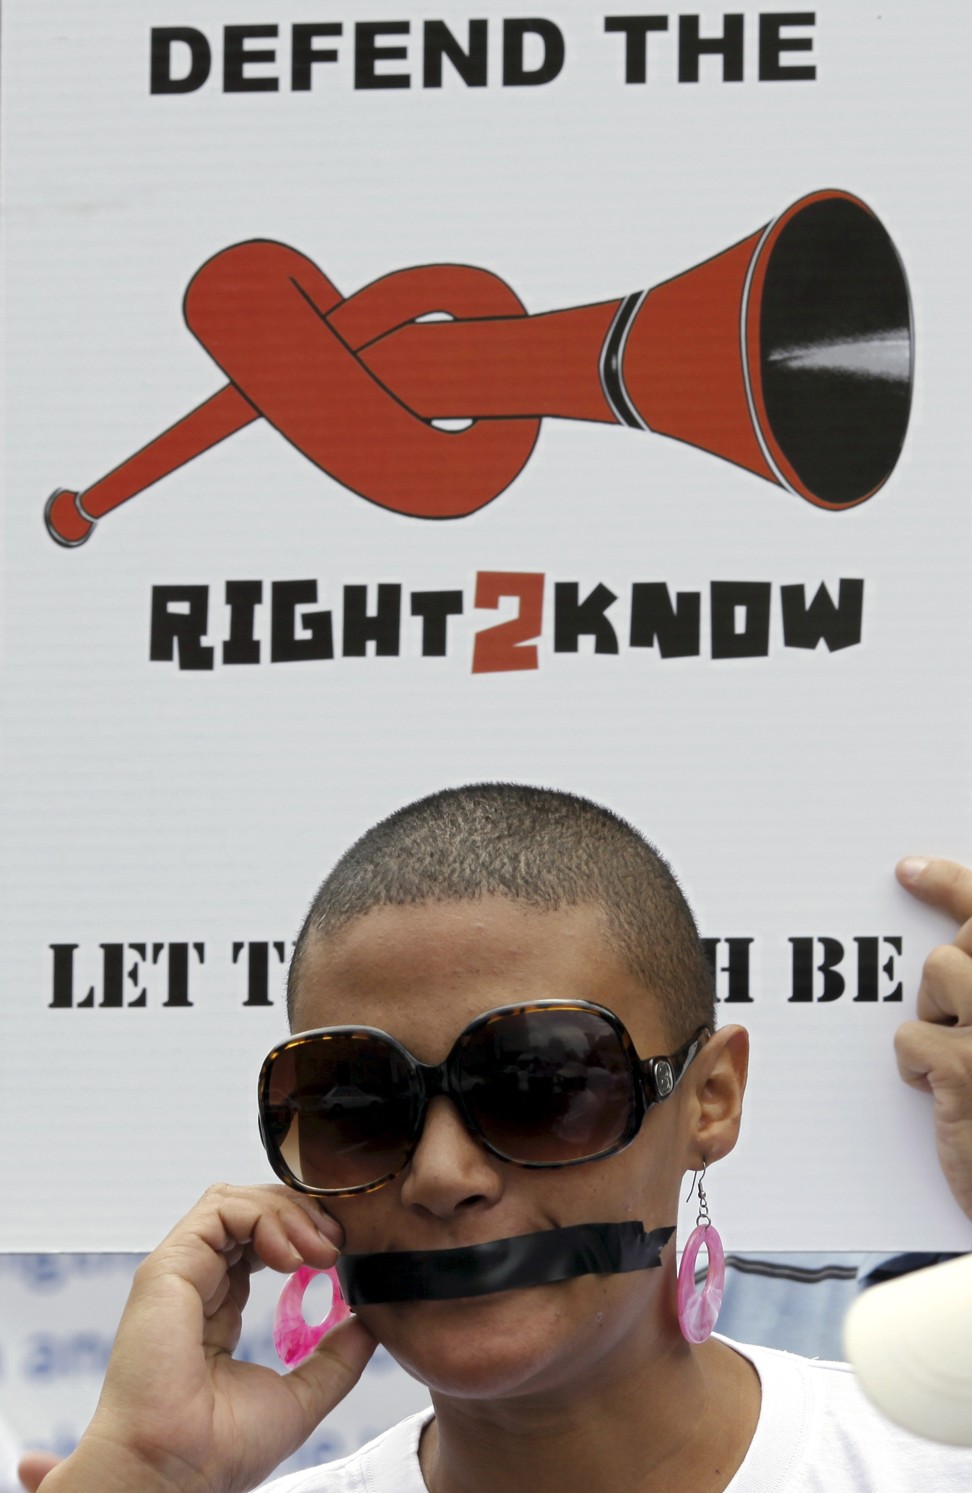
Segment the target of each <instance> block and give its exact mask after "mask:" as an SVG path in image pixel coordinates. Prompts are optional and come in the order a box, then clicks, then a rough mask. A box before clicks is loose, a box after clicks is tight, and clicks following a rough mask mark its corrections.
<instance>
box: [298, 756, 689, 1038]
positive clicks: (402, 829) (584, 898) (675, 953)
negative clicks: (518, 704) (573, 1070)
mask: <svg viewBox="0 0 972 1493" xmlns="http://www.w3.org/2000/svg"><path fill="white" fill-rule="evenodd" d="M486 896H501V897H508V898H509V899H510V900H511V901H513V902H520V903H523V904H524V905H525V906H527V907H532V908H535V909H537V910H539V911H543V910H544V909H547V910H557V909H560V908H565V907H578V906H590V907H594V908H596V909H598V910H599V912H600V913H601V914H602V916H603V921H604V932H605V939H606V940H607V941H608V943H609V944H610V945H611V946H612V948H613V950H614V952H615V953H616V954H617V955H618V956H619V957H620V959H621V960H622V961H623V963H625V964H626V965H627V966H628V968H629V969H630V970H631V972H632V973H633V974H634V975H635V977H636V978H637V979H638V980H639V981H640V982H641V983H642V984H643V985H644V986H645V988H646V990H647V991H649V992H650V993H651V994H652V995H653V996H655V998H656V999H657V1000H658V1002H659V1005H660V1007H661V1009H662V1013H663V1016H664V1019H665V1022H666V1025H667V1027H668V1029H669V1035H670V1036H671V1038H672V1040H673V1041H676V1042H677V1041H684V1040H685V1039H686V1038H687V1037H688V1036H690V1035H691V1033H692V1032H693V1031H695V1030H696V1029H697V1028H698V1027H700V1026H708V1027H709V1028H710V1029H713V1028H714V1027H715V999H714V991H713V979H712V973H711V971H710V968H709V965H708V963H707V961H706V958H705V954H704V951H703V949H702V945H701V942H700V940H699V935H698V930H697V928H696V925H695V919H694V918H693V916H692V912H691V910H690V908H689V906H688V903H687V902H686V900H685V898H684V896H683V895H682V892H681V890H680V888H679V886H678V883H677V882H676V880H675V877H674V876H673V874H672V871H671V868H670V867H669V865H668V863H667V862H666V861H665V860H664V858H663V857H662V856H661V855H660V854H659V852H658V851H657V850H656V849H655V847H654V846H653V845H651V844H650V843H649V842H648V841H647V840H646V839H645V838H644V836H643V835H641V834H639V832H638V831H637V830H636V829H634V828H633V827H632V826H631V825H630V824H628V823H626V822H625V820H623V819H621V818H619V817H618V815H616V814H613V813H612V812H611V811H610V810H609V809H605V808H602V807H601V806H600V805H599V804H595V803H592V802H591V801H590V800H589V799H586V798H579V797H577V796H576V795H575V794H572V793H561V792H557V791H554V790H552V789H547V788H531V787H525V786H522V785H520V784H516V783H477V784H472V785H470V786H468V787H464V788H447V789H444V790H443V791H442V792H440V793H434V794H432V795H431V796H430V797H428V798H422V799H419V800H418V801H417V802H416V803H412V804H408V805H407V806H406V807H405V808H403V809H399V810H397V812H396V813H394V814H391V815H390V816H389V817H388V818H387V819H383V820H381V821H380V823H378V824H376V825H374V826H373V827H372V828H371V829H369V830H368V831H366V833H365V834H364V835H362V837H361V839H360V840H358V841H357V842H356V844H354V845H352V847H351V849H350V850H348V851H346V853H345V854H344V855H343V856H342V857H341V859H340V860H339V861H338V863H337V865H336V866H335V867H334V869H333V871H332V872H331V873H330V875H329V876H328V877H327V879H326V880H325V881H324V882H323V884H322V885H321V887H320V889H319V890H318V893H317V895H316V897H315V898H314V901H313V903H312V904H311V908H310V911H309V912H308V914H307V917H306V918H305V920H304V924H303V927H302V928H301V930H300V934H299V935H298V938H297V946H296V948H295V950H294V957H293V960H292V962H291V966H290V974H289V978H288V982H287V1008H288V1012H289V1014H290V1016H291V1019H292V1018H293V1013H294V1004H295V1000H296V993H297V989H298V987H299V984H300V976H301V966H302V963H303V956H304V951H305V949H306V948H307V945H308V942H309V941H310V940H311V939H315V938H327V937H329V936H333V935H334V934H336V933H338V932H340V930H341V929H342V928H344V927H346V926H347V925H348V924H349V923H350V922H352V921H353V920H354V919H355V918H359V917H362V916H364V914H365V913H367V912H369V911H370V910H371V909H372V908H375V907H407V906H409V905H413V904H418V903H427V902H470V901H476V900H478V899H479V898H482V897H486Z"/></svg>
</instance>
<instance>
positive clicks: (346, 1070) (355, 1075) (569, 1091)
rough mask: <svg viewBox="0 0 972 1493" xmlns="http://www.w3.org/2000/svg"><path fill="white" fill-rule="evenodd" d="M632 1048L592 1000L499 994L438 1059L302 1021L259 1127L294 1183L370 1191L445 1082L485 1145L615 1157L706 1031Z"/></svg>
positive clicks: (502, 1150) (531, 1155) (272, 1066)
mask: <svg viewBox="0 0 972 1493" xmlns="http://www.w3.org/2000/svg"><path fill="white" fill-rule="evenodd" d="M708 1035H709V1032H708V1029H707V1028H706V1027H700V1028H699V1030H698V1031H697V1032H695V1034H694V1035H693V1036H692V1037H691V1038H690V1040H689V1041H688V1042H687V1043H686V1044H685V1046H684V1047H681V1048H680V1049H679V1050H678V1052H676V1053H673V1054H672V1055H671V1056H669V1057H654V1058H639V1056H638V1054H637V1052H636V1051H635V1047H634V1043H633V1042H632V1040H631V1038H630V1036H629V1035H628V1033H627V1031H626V1030H625V1027H624V1026H623V1025H622V1023H621V1022H620V1021H619V1020H618V1018H617V1016H615V1015H614V1013H613V1011H608V1010H607V1009H606V1008H605V1007H604V1006H596V1005H592V1004H591V1003H590V1002H588V1001H557V1000H551V1001H534V1002H532V1003H530V1004H529V1005H519V1006H500V1007H499V1008H498V1009H497V1010H495V1011H487V1012H486V1013H485V1015H483V1016H478V1017H477V1018H476V1020H475V1021H473V1022H470V1024H469V1026H467V1027H466V1029H465V1031H463V1032H461V1033H460V1034H459V1036H458V1037H457V1038H456V1041H455V1043H454V1044H453V1048H452V1051H451V1052H450V1053H449V1056H448V1057H447V1058H446V1059H445V1061H444V1062H442V1063H433V1064H430V1063H420V1062H418V1060H417V1059H416V1058H414V1057H413V1056H412V1054H411V1053H410V1052H408V1051H407V1049H406V1048H404V1047H403V1046H402V1045H401V1043H400V1042H396V1041H395V1039H394V1037H389V1036H388V1034H387V1033H386V1032H382V1031H378V1030H376V1029H375V1028H374V1027H367V1026H333V1027H324V1028H322V1029H321V1030H320V1031H314V1032H301V1033H300V1034H299V1035H297V1036H295V1037H292V1038H291V1039H290V1040H289V1041H287V1042H284V1043H282V1044H281V1045H280V1046H279V1047H275V1048H274V1049H273V1050H272V1051H271V1052H270V1053H269V1054H268V1055H267V1057H266V1059H265V1061H264V1064H263V1068H262V1070H261V1072H260V1087H259V1105H260V1135H261V1137H262V1140H263V1144H264V1146H265V1147H266V1151H267V1155H268V1156H269V1158H270V1165H271V1166H272V1167H273V1169H274V1171H275V1172H276V1173H277V1176H278V1177H280V1178H281V1179H282V1180H283V1181H284V1182H287V1183H289V1184H290V1186H291V1187H296V1188H298V1189H299V1190H300V1191H301V1192H310V1193H314V1194H316V1195H318V1196H323V1197H338V1196H343V1195H347V1194H350V1193H355V1192H370V1191H372V1190H373V1189H374V1188H376V1187H381V1186H382V1185H383V1183H385V1182H389V1181H390V1180H391V1179H392V1177H395V1176H397V1175H398V1173H399V1172H400V1171H402V1169H403V1168H404V1167H405V1166H406V1165H407V1163H408V1160H409V1158H410V1157H411V1155H412V1153H413V1151H414V1150H415V1147H416V1146H417V1145H418V1142H419V1137H420V1136H421V1134H422V1126H423V1125H424V1123H425V1115H426V1111H427V1109H428V1107H429V1102H430V1100H432V1099H434V1098H435V1097H436V1096H437V1095H438V1094H444V1095H446V1096H447V1097H448V1098H449V1099H451V1100H452V1102H453V1104H455V1106H456V1108H457V1109H458V1110H459V1113H460V1114H461V1115H462V1118H463V1120H464V1121H465V1123H466V1125H467V1127H468V1128H469V1130H470V1131H471V1132H472V1134H473V1135H475V1136H476V1137H477V1138H478V1139H479V1140H480V1141H481V1142H482V1144H483V1145H484V1146H485V1147H486V1149H487V1150H488V1151H491V1152H492V1153H493V1155H494V1156H498V1157H499V1158H500V1160H501V1161H509V1162H512V1164H513V1165H514V1166H528V1167H559V1166H577V1165H579V1164H580V1163H581V1162H583V1161H597V1160H600V1158H601V1157H604V1156H613V1155H614V1153H615V1152H616V1151H620V1150H622V1149H623V1148H624V1147H625V1146H627V1145H628V1144H629V1143H630V1142H631V1141H632V1140H634V1138H635V1136H636V1135H637V1133H638V1130H639V1128H640V1126H641V1122H642V1120H643V1119H644V1116H645V1112H646V1111H647V1110H648V1108H649V1107H650V1106H651V1105H652V1104H656V1103H658V1102H659V1101H660V1100H662V1099H667V1098H668V1096H669V1095H670V1094H671V1093H672V1092H673V1090H674V1089H675V1086H676V1084H677V1083H678V1081H679V1079H680V1078H681V1077H682V1074H683V1073H684V1072H685V1070H686V1068H687V1067H688V1065H689V1063H690V1062H691V1061H692V1059H693V1058H694V1057H695V1054H696V1053H697V1052H698V1050H699V1048H700V1047H701V1045H702V1043H703V1042H704V1041H705V1039H706V1038H707V1037H708Z"/></svg>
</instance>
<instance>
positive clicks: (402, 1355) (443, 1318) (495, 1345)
mask: <svg viewBox="0 0 972 1493" xmlns="http://www.w3.org/2000/svg"><path fill="white" fill-rule="evenodd" d="M562 1293H563V1287H562V1286H559V1287H558V1286H537V1287H534V1288H533V1289H532V1290H529V1291H501V1292H497V1293H496V1294H495V1295H491V1296H480V1297H472V1298H470V1297H467V1298H465V1299H463V1300H460V1301H415V1302H407V1303H402V1304H401V1305H395V1306H380V1307H369V1308H367V1309H361V1310H360V1311H359V1315H360V1316H361V1318H362V1321H364V1322H365V1324H366V1325H367V1327H368V1328H369V1329H370V1331H371V1332H373V1333H374V1334H375V1336H376V1337H377V1338H378V1340H379V1342H381V1343H382V1344H383V1346H384V1347H385V1348H387V1350H388V1352H389V1353H390V1354H391V1355H392V1357H393V1358H394V1359H396V1361H397V1362H398V1363H399V1364H401V1366H402V1368H403V1369H405V1370H406V1372H407V1373H409V1374H411V1375H412V1377H413V1378H415V1379H418V1380H419V1381H420V1383H422V1384H425V1385H427V1386H428V1388H429V1389H430V1390H431V1391H433V1392H434V1393H439V1394H443V1395H452V1396H455V1397H456V1398H460V1399H499V1398H503V1397H507V1396H510V1395H516V1394H527V1393H530V1392H532V1391H535V1390H540V1389H542V1388H549V1387H551V1386H552V1385H553V1383H554V1382H555V1381H556V1380H557V1379H559V1378H560V1377H561V1372H560V1371H559V1370H558V1365H561V1366H562V1365H563V1364H564V1363H565V1362H568V1361H576V1359H577V1356H578V1355H579V1354H580V1355H582V1354H583V1346H582V1344H583V1342H584V1341H585V1340H586V1339H587V1337H588V1335H589V1333H590V1334H591V1335H595V1334H598V1333H599V1326H598V1325H596V1324H595V1319H594V1311H593V1310H592V1311H591V1312H590V1313H584V1314H583V1315H582V1316H580V1317H578V1315H577V1313H576V1311H570V1310H568V1309H567V1305H566V1302H565V1301H564V1296H563V1294H562ZM588 1322H589V1323H590V1327H589V1328H588V1326H587V1323H588Z"/></svg>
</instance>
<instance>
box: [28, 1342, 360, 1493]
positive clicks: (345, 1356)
mask: <svg viewBox="0 0 972 1493" xmlns="http://www.w3.org/2000/svg"><path fill="white" fill-rule="evenodd" d="M377 1346H378V1343H377V1341H376V1339H375V1338H373V1337H372V1335H371V1333H370V1332H369V1331H368V1329H367V1327H366V1326H365V1325H364V1323H363V1322H361V1321H359V1319H358V1318H357V1317H353V1316H352V1317H349V1318H347V1320H346V1321H344V1322H341V1323H340V1324H339V1325H338V1326H337V1327H335V1328H333V1329H332V1331H331V1332H329V1333H327V1334H326V1335H325V1336H324V1337H323V1338H322V1339H321V1341H320V1343H319V1344H318V1345H317V1347H316V1348H315V1349H314V1351H313V1353H311V1354H310V1356H309V1357H307V1358H305V1359H304V1361H303V1363H301V1364H298V1365H297V1367H296V1368H295V1369H291V1371H290V1373H289V1374H288V1375H287V1383H288V1384H289V1385H290V1387H291V1389H292V1390H293V1392H294V1395H295V1397H296V1399H297V1401H298V1403H299V1405H300V1408H301V1411H302V1413H303V1416H304V1431H303V1433H302V1437H303V1438H306V1437H307V1436H309V1435H310V1434H311V1432H312V1431H313V1430H315V1429H316V1427H317V1426H319V1425H320V1423H321V1421H322V1420H323V1419H324V1417H325V1416H327V1415H330V1413H331V1411H332V1410H333V1409H334V1407H335V1405H339V1404H340V1403H341V1401H342V1400H343V1399H344V1397H345V1395H347V1394H349V1393H350V1391H351V1390H352V1389H353V1388H354V1386H355V1385H356V1384H357V1382H358V1380H359V1379H360V1378H361V1375H362V1373H363V1372H364V1368H365V1365H366V1364H367V1362H368V1360H369V1359H370V1357H371V1355H372V1353H374V1351H375V1349H376V1348H377ZM31 1493H32V1490H31Z"/></svg>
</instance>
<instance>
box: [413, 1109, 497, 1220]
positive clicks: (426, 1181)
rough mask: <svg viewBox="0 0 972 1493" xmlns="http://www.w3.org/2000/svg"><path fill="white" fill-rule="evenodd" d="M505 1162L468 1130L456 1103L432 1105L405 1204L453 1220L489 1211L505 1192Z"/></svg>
mask: <svg viewBox="0 0 972 1493" xmlns="http://www.w3.org/2000/svg"><path fill="white" fill-rule="evenodd" d="M502 1167H503V1162H501V1161H500V1160H499V1159H498V1158H497V1157H495V1156H492V1155H490V1153H489V1152H488V1151H487V1150H486V1148H485V1146H482V1145H480V1143H479V1141H478V1140H477V1139H476V1137H475V1136H474V1135H472V1134H471V1133H470V1131H469V1130H468V1129H467V1128H466V1125H465V1122H464V1121H463V1118H462V1116H461V1115H460V1113H459V1111H458V1110H457V1109H456V1106H455V1105H454V1104H453V1102H452V1100H451V1099H446V1098H445V1097H444V1096H442V1095H440V1096H439V1097H437V1098H435V1099H433V1100H432V1102H431V1104H430V1105H429V1109H428V1113H427V1114H426V1116H425V1125H424V1127H423V1129H422V1135H421V1137H420V1139H419V1143H418V1145H417V1146H416V1148H415V1150H414V1152H413V1153H412V1159H411V1161H410V1162H409V1164H408V1169H407V1171H406V1173H405V1180H404V1182H403V1183H402V1192H401V1198H402V1202H403V1203H404V1204H405V1205H406V1206H408V1207H415V1208H421V1209H424V1210H425V1211H426V1212H428V1213H432V1214H434V1215H435V1217H436V1218H448V1217H450V1216H451V1215H452V1214H454V1213H457V1212H465V1211H467V1210H468V1209H470V1208H475V1207H477V1206H478V1207H489V1206H490V1205H491V1204H493V1203H495V1202H497V1201H498V1199H499V1198H500V1197H501V1195H502V1192H503V1173H502Z"/></svg>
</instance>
